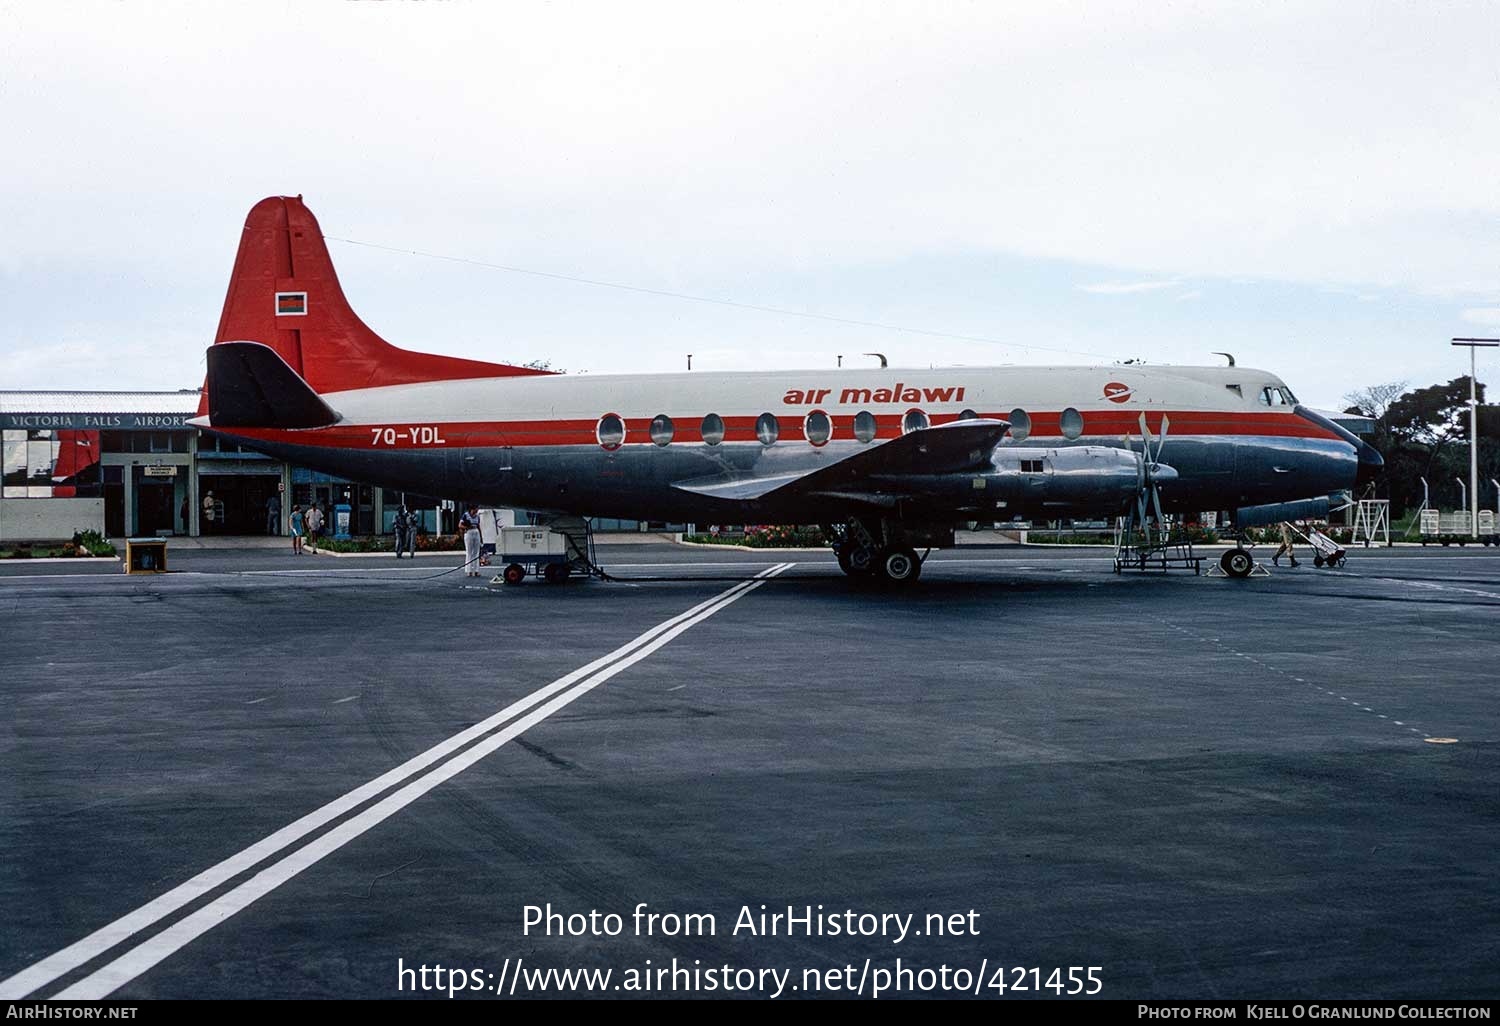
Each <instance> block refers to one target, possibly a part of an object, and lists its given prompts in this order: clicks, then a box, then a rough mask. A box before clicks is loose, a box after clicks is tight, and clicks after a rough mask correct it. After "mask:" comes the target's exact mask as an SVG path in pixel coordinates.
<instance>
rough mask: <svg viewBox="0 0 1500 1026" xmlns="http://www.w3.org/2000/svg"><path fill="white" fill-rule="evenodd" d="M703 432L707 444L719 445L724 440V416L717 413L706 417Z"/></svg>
mask: <svg viewBox="0 0 1500 1026" xmlns="http://www.w3.org/2000/svg"><path fill="white" fill-rule="evenodd" d="M702 434H703V441H704V443H705V444H706V445H718V444H719V443H720V442H722V441H724V418H723V417H721V416H719V415H718V414H717V413H710V414H709V415H708V416H706V417H704V418H703V431H702Z"/></svg>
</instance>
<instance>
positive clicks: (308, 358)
mask: <svg viewBox="0 0 1500 1026" xmlns="http://www.w3.org/2000/svg"><path fill="white" fill-rule="evenodd" d="M214 341H215V342H216V343H217V342H238V341H248V342H260V343H263V344H264V345H268V346H270V347H271V348H272V349H274V350H276V352H277V353H279V354H280V355H281V358H282V359H284V360H285V361H286V362H287V364H288V365H290V366H291V367H292V369H293V370H295V371H296V372H297V373H298V374H300V375H302V378H303V380H305V381H306V382H307V383H308V384H309V385H311V386H312V388H313V390H314V391H316V392H340V391H344V390H346V389H352V388H377V387H379V386H382V385H408V384H411V383H413V382H417V381H448V380H453V379H456V378H495V377H507V376H510V375H517V374H545V373H548V372H546V371H538V370H533V369H531V368H529V367H513V366H510V365H508V364H503V363H483V362H481V361H479V360H463V359H459V358H457V357H452V356H433V355H429V354H427V353H414V352H411V351H410V350H407V349H397V348H396V347H395V346H393V345H391V344H390V343H389V342H387V341H385V339H383V338H381V337H380V336H379V335H377V334H375V333H374V332H373V331H371V330H370V329H369V328H368V327H366V326H365V323H364V321H361V320H360V319H359V316H358V315H357V314H355V312H354V311H353V309H351V308H350V306H349V301H348V300H347V299H345V298H344V290H343V289H341V288H340V287H339V279H338V275H337V274H335V273H334V270H333V260H332V259H330V258H329V256H328V247H327V246H326V245H325V244H324V242H323V231H322V229H321V228H319V227H318V220H317V218H315V217H313V215H312V211H311V210H308V209H307V207H306V206H304V205H303V203H302V197H300V196H273V197H270V198H269V199H263V200H261V201H260V202H259V203H257V204H255V206H254V207H252V208H251V210H250V216H249V217H248V218H247V219H246V220H245V234H244V236H243V237H242V238H241V239H240V251H239V254H238V255H237V256H236V257H235V258H234V274H233V275H232V276H231V277H230V279H229V295H228V296H226V297H225V299H224V316H223V317H222V318H221V319H220V320H219V331H218V334H216V335H215V336H214Z"/></svg>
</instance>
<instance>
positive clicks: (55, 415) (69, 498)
mask: <svg viewBox="0 0 1500 1026" xmlns="http://www.w3.org/2000/svg"><path fill="white" fill-rule="evenodd" d="M197 408H198V390H197V389H184V390H181V391H177V392H0V441H3V463H0V469H3V474H4V477H3V483H0V541H42V540H52V539H59V538H67V537H70V536H71V535H72V534H73V533H74V532H75V531H86V530H93V531H98V532H99V533H100V534H103V535H105V536H106V537H110V538H123V537H142V536H153V535H168V534H172V535H191V536H198V535H203V534H225V535H250V534H261V535H264V534H269V533H280V534H285V533H286V515H287V513H288V512H289V511H290V509H291V505H292V503H301V504H302V505H303V506H304V507H306V506H307V505H308V504H309V503H310V502H312V501H313V500H314V499H316V500H318V501H319V502H324V503H328V504H329V505H330V506H332V505H336V504H338V503H344V502H347V503H348V504H349V506H350V508H351V521H352V522H351V525H350V526H351V529H352V530H353V532H354V533H356V534H372V533H377V532H383V531H385V530H388V529H389V523H388V521H389V519H390V516H392V515H394V507H395V506H396V505H397V504H398V503H399V502H400V495H399V494H398V493H392V494H390V495H385V494H383V490H382V489H378V488H374V487H372V486H370V485H365V484H359V483H357V482H353V481H346V480H344V479H342V478H337V477H333V476H330V475H328V474H322V473H317V472H315V471H311V470H308V469H306V468H303V467H297V466H293V465H291V464H288V463H285V462H282V461H280V460H275V459H271V458H270V457H268V456H263V455H261V454H260V453H254V452H249V451H247V450H244V449H241V448H240V447H239V446H238V445H237V444H235V443H233V442H230V441H227V440H224V439H220V438H216V437H214V436H212V435H205V434H201V433H199V432H198V431H197V430H196V429H194V428H192V427H190V426H189V425H188V423H187V422H188V420H189V418H191V417H193V416H194V415H195V414H196V412H197ZM288 497H290V501H288ZM273 499H274V502H273V501H272V500H273ZM205 500H208V504H207V505H206V504H205ZM387 505H389V506H390V508H391V510H392V513H391V514H387V513H386V507H387ZM276 509H279V511H280V517H279V524H278V525H277V528H278V529H277V530H276V531H275V532H273V531H272V530H271V528H272V519H271V516H270V513H271V511H272V510H276ZM210 510H211V511H212V514H213V515H212V516H210V515H209V513H210ZM427 516H428V517H429V518H431V517H432V516H433V513H432V511H430V510H429V511H427Z"/></svg>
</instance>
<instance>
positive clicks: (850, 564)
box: [839, 548, 880, 577]
mask: <svg viewBox="0 0 1500 1026" xmlns="http://www.w3.org/2000/svg"><path fill="white" fill-rule="evenodd" d="M879 562H880V560H879V553H877V552H876V551H875V550H874V549H866V548H849V549H845V550H844V551H843V552H842V553H840V554H839V566H840V567H841V568H843V571H844V573H846V574H848V575H849V576H850V577H868V576H870V575H871V574H873V573H875V572H876V570H877V567H878V565H879Z"/></svg>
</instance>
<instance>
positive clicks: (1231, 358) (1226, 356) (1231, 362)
mask: <svg viewBox="0 0 1500 1026" xmlns="http://www.w3.org/2000/svg"><path fill="white" fill-rule="evenodd" d="M1214 355H1215V356H1222V357H1224V359H1226V360H1228V361H1229V366H1231V367H1233V366H1234V354H1233V353H1218V352H1216V353H1214Z"/></svg>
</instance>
